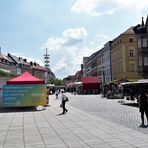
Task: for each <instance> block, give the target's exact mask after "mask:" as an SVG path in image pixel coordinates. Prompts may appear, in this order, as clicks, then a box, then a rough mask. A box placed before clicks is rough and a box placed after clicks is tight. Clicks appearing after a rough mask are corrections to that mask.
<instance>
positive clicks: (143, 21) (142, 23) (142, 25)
mask: <svg viewBox="0 0 148 148" xmlns="http://www.w3.org/2000/svg"><path fill="white" fill-rule="evenodd" d="M141 25H142V27H144V20H143V17H142V24H141Z"/></svg>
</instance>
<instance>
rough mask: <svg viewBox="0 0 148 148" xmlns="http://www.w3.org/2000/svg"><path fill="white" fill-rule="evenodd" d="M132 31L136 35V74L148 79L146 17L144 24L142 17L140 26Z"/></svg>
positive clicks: (147, 28) (147, 25) (147, 26)
mask: <svg viewBox="0 0 148 148" xmlns="http://www.w3.org/2000/svg"><path fill="white" fill-rule="evenodd" d="M134 30H135V32H136V33H137V45H138V47H137V48H138V72H139V74H140V75H141V76H142V77H143V78H145V79H148V17H147V20H146V23H145V24H144V20H143V17H142V23H141V25H140V24H138V25H137V26H136V27H135V28H134Z"/></svg>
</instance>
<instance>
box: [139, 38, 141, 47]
mask: <svg viewBox="0 0 148 148" xmlns="http://www.w3.org/2000/svg"><path fill="white" fill-rule="evenodd" d="M140 47H141V39H138V48H140Z"/></svg>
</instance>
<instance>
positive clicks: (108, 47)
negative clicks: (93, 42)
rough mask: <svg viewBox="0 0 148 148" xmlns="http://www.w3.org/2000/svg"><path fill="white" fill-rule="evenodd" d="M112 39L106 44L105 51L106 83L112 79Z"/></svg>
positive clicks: (104, 69) (104, 70)
mask: <svg viewBox="0 0 148 148" xmlns="http://www.w3.org/2000/svg"><path fill="white" fill-rule="evenodd" d="M111 43H112V42H111V41H109V42H107V43H106V44H105V45H104V48H103V50H102V52H103V72H102V73H103V77H104V83H105V84H108V83H110V82H111V81H112V71H111Z"/></svg>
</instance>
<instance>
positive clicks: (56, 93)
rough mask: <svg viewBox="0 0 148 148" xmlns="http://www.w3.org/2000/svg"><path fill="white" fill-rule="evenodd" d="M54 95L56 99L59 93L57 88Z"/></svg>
mask: <svg viewBox="0 0 148 148" xmlns="http://www.w3.org/2000/svg"><path fill="white" fill-rule="evenodd" d="M55 95H56V99H58V95H59V91H58V90H57V91H56V92H55Z"/></svg>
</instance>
